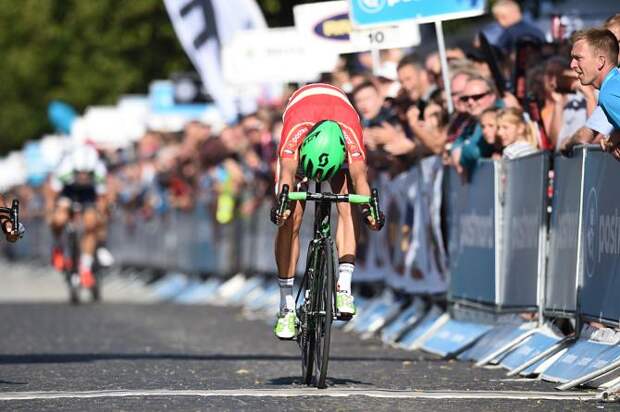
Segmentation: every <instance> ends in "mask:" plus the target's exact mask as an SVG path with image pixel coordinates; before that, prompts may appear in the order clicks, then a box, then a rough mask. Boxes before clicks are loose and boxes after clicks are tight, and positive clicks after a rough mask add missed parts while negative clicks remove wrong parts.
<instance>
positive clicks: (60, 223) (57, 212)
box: [50, 198, 71, 271]
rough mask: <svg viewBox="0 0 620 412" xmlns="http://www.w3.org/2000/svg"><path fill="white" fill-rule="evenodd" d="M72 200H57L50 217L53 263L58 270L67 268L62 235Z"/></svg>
mask: <svg viewBox="0 0 620 412" xmlns="http://www.w3.org/2000/svg"><path fill="white" fill-rule="evenodd" d="M70 209H71V201H70V200H69V199H67V198H60V199H58V201H57V202H56V205H55V207H54V210H53V211H52V215H51V219H50V229H51V231H52V265H53V266H54V268H55V269H56V270H58V271H62V270H64V268H65V258H64V245H63V242H62V237H63V234H64V230H65V227H66V226H67V223H68V222H69V216H70Z"/></svg>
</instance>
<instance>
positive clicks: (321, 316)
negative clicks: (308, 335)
mask: <svg viewBox="0 0 620 412" xmlns="http://www.w3.org/2000/svg"><path fill="white" fill-rule="evenodd" d="M333 248H334V245H333V242H332V241H331V239H328V240H326V241H325V242H324V243H323V245H322V247H321V249H320V251H319V262H318V265H317V266H318V268H319V272H318V273H317V276H316V288H315V289H314V290H313V291H314V292H315V299H314V302H315V310H314V313H315V316H316V317H315V325H314V326H315V327H314V339H315V345H314V360H315V363H316V372H315V382H316V386H317V388H325V387H326V385H325V380H326V378H327V367H328V365H329V346H330V340H331V328H332V321H333V314H334V313H335V300H334V299H335V293H334V291H335V284H334V260H333Z"/></svg>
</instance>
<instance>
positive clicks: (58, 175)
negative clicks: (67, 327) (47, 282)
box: [46, 145, 109, 288]
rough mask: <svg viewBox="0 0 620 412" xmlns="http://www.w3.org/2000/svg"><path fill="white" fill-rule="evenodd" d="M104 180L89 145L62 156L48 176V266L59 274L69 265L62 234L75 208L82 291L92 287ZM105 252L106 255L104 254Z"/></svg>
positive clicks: (104, 204) (103, 208)
mask: <svg viewBox="0 0 620 412" xmlns="http://www.w3.org/2000/svg"><path fill="white" fill-rule="evenodd" d="M106 177H107V170H106V167H105V165H104V164H103V162H102V160H101V159H100V158H99V154H98V153H97V150H96V149H95V148H94V147H92V146H90V145H79V146H76V147H74V148H73V149H72V151H71V152H70V153H69V154H68V155H67V156H65V157H64V158H63V159H62V161H61V163H60V165H59V167H58V168H57V169H56V171H55V173H53V174H52V176H51V180H50V185H49V188H50V189H51V190H49V191H48V196H47V198H46V206H47V210H48V212H49V215H48V219H49V223H50V228H51V230H52V235H53V247H52V264H53V266H54V267H55V268H56V269H57V270H58V271H60V272H62V271H64V270H65V269H66V268H67V266H71V265H73V264H75V263H76V262H70V257H69V253H68V251H67V250H66V248H67V245H65V244H64V236H63V233H64V231H65V227H66V226H67V224H68V223H69V222H70V221H71V219H72V217H73V215H74V212H76V209H79V212H80V215H81V221H82V224H83V233H82V234H81V240H80V242H79V248H80V251H81V254H80V256H79V267H78V268H77V269H78V273H79V277H80V283H81V285H82V286H83V287H85V288H93V287H94V286H95V282H96V279H95V277H94V275H93V262H94V259H95V253H96V252H97V247H98V245H100V243H101V242H102V241H103V239H104V237H105V231H106V224H107V221H106V214H105V211H106V208H107V201H106V196H105V195H106ZM108 253H109V252H108Z"/></svg>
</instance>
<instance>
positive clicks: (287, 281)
mask: <svg viewBox="0 0 620 412" xmlns="http://www.w3.org/2000/svg"><path fill="white" fill-rule="evenodd" d="M294 282H295V278H282V277H278V284H279V285H280V313H283V312H284V311H292V310H295V299H294V298H293V283H294Z"/></svg>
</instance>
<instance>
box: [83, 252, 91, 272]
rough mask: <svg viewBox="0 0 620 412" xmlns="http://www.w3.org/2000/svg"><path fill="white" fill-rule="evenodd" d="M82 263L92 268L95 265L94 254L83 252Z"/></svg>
mask: <svg viewBox="0 0 620 412" xmlns="http://www.w3.org/2000/svg"><path fill="white" fill-rule="evenodd" d="M80 265H82V266H84V267H87V268H89V269H91V268H92V266H93V255H87V254H82V256H80Z"/></svg>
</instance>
